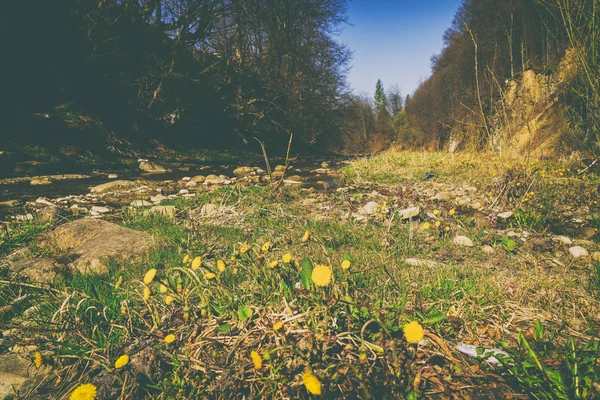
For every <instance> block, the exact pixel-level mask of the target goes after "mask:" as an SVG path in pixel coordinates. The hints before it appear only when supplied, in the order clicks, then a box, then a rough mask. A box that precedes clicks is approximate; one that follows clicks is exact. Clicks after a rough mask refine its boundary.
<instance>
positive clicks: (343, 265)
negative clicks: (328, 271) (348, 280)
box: [342, 260, 350, 271]
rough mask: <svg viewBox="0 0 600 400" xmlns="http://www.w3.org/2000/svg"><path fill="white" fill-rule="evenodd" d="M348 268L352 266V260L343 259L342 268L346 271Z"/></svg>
mask: <svg viewBox="0 0 600 400" xmlns="http://www.w3.org/2000/svg"><path fill="white" fill-rule="evenodd" d="M348 268H350V260H344V261H342V269H343V270H344V271H345V270H347V269H348Z"/></svg>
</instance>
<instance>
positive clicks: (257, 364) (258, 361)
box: [250, 350, 263, 370]
mask: <svg viewBox="0 0 600 400" xmlns="http://www.w3.org/2000/svg"><path fill="white" fill-rule="evenodd" d="M250 358H252V363H254V368H256V369H257V370H258V369H261V368H262V365H263V360H262V357H261V356H260V354H258V352H256V351H254V350H252V352H251V353H250Z"/></svg>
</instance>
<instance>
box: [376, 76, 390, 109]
mask: <svg viewBox="0 0 600 400" xmlns="http://www.w3.org/2000/svg"><path fill="white" fill-rule="evenodd" d="M374 100H375V101H374V102H375V111H377V114H379V113H381V112H382V111H383V110H385V108H386V106H387V98H386V96H385V90H384V89H383V83H382V82H381V79H378V80H377V85H376V86H375V99H374Z"/></svg>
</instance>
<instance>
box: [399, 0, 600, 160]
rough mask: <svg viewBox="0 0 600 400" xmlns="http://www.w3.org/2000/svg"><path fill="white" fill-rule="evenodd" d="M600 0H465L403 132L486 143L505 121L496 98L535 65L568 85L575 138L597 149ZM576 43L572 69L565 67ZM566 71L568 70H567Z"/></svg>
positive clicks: (416, 141) (435, 140)
mask: <svg viewBox="0 0 600 400" xmlns="http://www.w3.org/2000/svg"><path fill="white" fill-rule="evenodd" d="M599 9H600V2H599V1H598V0H465V1H464V2H463V4H462V6H461V7H460V9H459V10H458V12H457V14H456V17H455V18H454V21H453V24H452V26H451V27H450V28H449V29H448V30H447V31H446V33H445V35H444V41H445V48H444V49H443V51H442V52H441V54H439V55H436V56H434V57H433V58H432V60H431V64H432V75H431V77H430V78H429V79H427V80H426V81H425V82H423V83H422V84H421V85H420V87H419V88H418V90H417V91H416V92H415V93H414V96H413V97H412V99H411V100H410V102H408V103H407V106H406V111H407V115H408V119H409V125H410V128H409V129H405V130H404V131H403V132H401V135H400V136H401V137H400V140H401V141H403V142H405V143H410V144H411V145H414V146H427V147H430V148H443V146H444V145H445V144H446V143H447V141H448V140H449V137H450V136H451V135H462V136H463V137H464V136H466V139H467V140H469V141H470V143H471V144H473V145H475V146H476V147H478V148H481V147H483V146H485V145H487V144H489V143H490V141H491V140H492V139H493V137H494V134H495V132H494V131H495V129H496V128H497V127H496V126H495V125H496V123H495V122H494V115H495V114H498V113H500V112H502V111H501V110H498V106H497V105H496V102H497V101H498V100H501V99H502V98H503V96H504V95H505V91H506V86H507V83H508V82H509V80H512V79H519V77H520V76H521V74H522V73H523V72H525V71H527V70H533V71H535V72H536V73H540V74H544V75H546V76H548V77H549V80H550V82H549V84H551V85H558V86H560V87H559V88H558V89H559V90H557V91H556V93H557V96H558V97H560V98H559V99H558V100H559V103H560V105H561V107H562V111H563V112H564V113H565V115H566V117H567V118H568V120H569V121H570V122H571V124H570V130H571V132H568V133H569V134H570V136H569V137H570V138H571V140H574V141H575V142H577V143H578V144H579V145H582V146H583V147H585V148H587V149H588V150H590V149H591V150H594V149H595V148H596V146H597V143H598V137H599V136H598V135H599V133H600V129H599V125H598V123H599V121H600V91H599V87H598V82H599V81H600V48H599V44H600V42H599V41H600V28H599V26H600V16H599V15H600V14H599V11H600V10H599ZM568 49H570V55H571V61H572V63H571V65H570V66H569V67H570V71H568V73H567V74H566V75H569V76H565V74H563V76H559V74H557V72H558V69H559V65H560V63H561V60H563V59H564V58H565V54H566V52H567V50H568ZM563 72H565V71H563Z"/></svg>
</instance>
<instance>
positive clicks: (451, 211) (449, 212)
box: [448, 208, 456, 215]
mask: <svg viewBox="0 0 600 400" xmlns="http://www.w3.org/2000/svg"><path fill="white" fill-rule="evenodd" d="M448 214H450V215H454V214H456V210H455V209H454V208H453V209H451V210H450V211H448Z"/></svg>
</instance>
